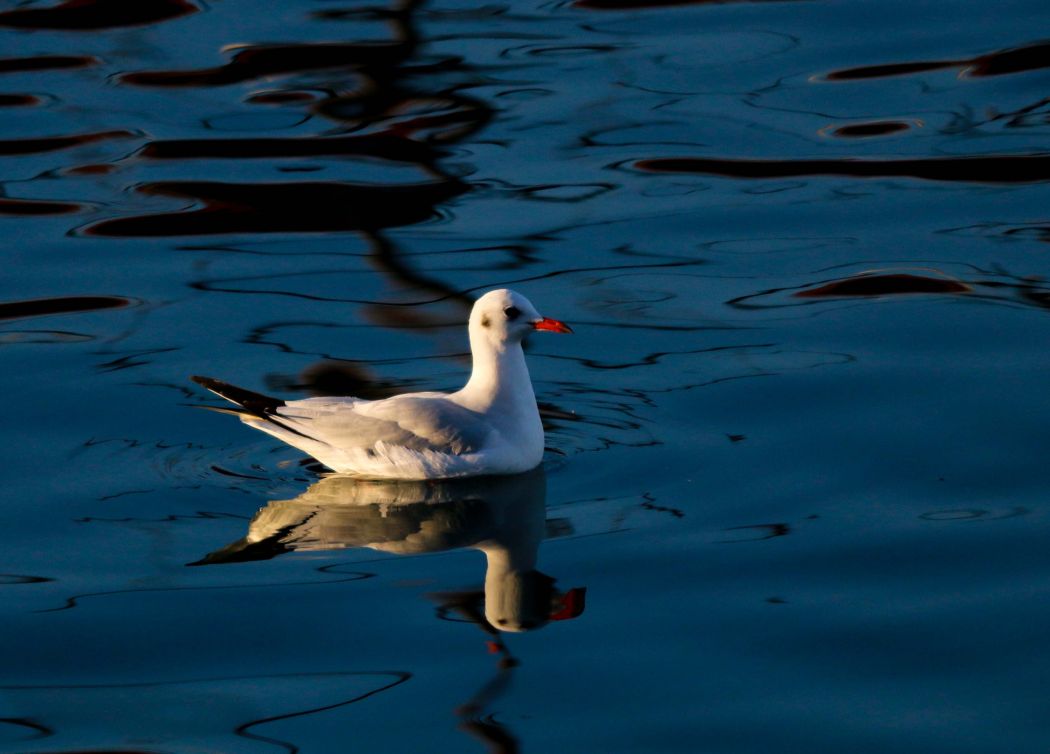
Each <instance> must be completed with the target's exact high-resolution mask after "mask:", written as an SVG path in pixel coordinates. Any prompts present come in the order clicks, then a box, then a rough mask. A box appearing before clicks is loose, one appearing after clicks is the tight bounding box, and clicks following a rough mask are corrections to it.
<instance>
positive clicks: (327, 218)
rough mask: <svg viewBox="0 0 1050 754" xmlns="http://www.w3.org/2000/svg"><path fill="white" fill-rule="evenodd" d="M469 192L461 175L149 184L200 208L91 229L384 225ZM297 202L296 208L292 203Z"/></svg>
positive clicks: (158, 232) (284, 229) (125, 232)
mask: <svg viewBox="0 0 1050 754" xmlns="http://www.w3.org/2000/svg"><path fill="white" fill-rule="evenodd" d="M467 190H468V187H467V186H466V185H465V184H462V183H460V182H458V181H446V182H443V183H432V184H427V183H423V184H415V185H405V186H374V185H373V186H369V185H364V184H362V185H353V184H347V183H253V184H239V183H238V184H234V183H210V182H209V183H205V182H188V181H178V182H175V181H172V182H165V183H147V184H143V185H140V186H138V191H140V192H141V193H143V194H148V195H151V196H164V197H172V198H175V199H188V200H192V201H194V202H200V203H203V205H204V206H203V207H202V208H201V209H195V210H192V211H180V212H169V213H164V214H156V215H142V216H139V217H124V218H118V219H115V220H103V221H102V222H100V223H96V224H94V225H91V226H89V227H88V228H86V229H85V230H84V232H85V233H87V234H89V235H97V236H119V237H144V236H183V235H198V236H199V235H216V234H229V233H297V232H298V233H301V232H330V231H336V230H379V229H381V228H388V227H391V226H401V225H409V224H412V223H418V222H423V221H424V220H428V219H431V218H432V217H433V216H434V214H435V208H436V206H437V205H438V204H439V203H441V202H444V201H447V200H449V199H451V198H453V197H455V196H458V195H460V194H462V193H464V192H465V191H467ZM292 208H294V209H292Z"/></svg>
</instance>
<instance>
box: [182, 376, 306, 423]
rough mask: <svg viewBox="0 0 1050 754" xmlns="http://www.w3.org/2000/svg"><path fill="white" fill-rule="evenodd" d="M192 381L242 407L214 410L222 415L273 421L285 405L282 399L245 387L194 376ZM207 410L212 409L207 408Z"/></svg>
mask: <svg viewBox="0 0 1050 754" xmlns="http://www.w3.org/2000/svg"><path fill="white" fill-rule="evenodd" d="M190 379H191V380H193V381H194V382H196V383H197V384H198V385H200V386H202V387H205V388H207V389H208V390H210V391H212V392H213V393H215V394H216V395H218V396H221V397H223V398H225V399H226V400H228V401H230V403H236V404H237V405H238V406H240V410H237V409H223V408H214V409H213V410H214V411H219V412H221V413H228V414H229V413H232V414H239V415H241V416H245V415H247V416H255V417H258V418H259V419H266V420H268V421H269V420H271V419H272V417H273V414H274V412H276V411H277V409H279V408H280V407H281V406H284V405H285V402H284V401H282V400H281V399H280V398H271V397H270V396H268V395H263V394H262V393H253V392H252V391H251V390H245V389H244V388H243V387H237V386H236V385H231V384H230V383H228V382H223V381H222V380H216V379H214V378H212V377H197V376H193V377H190ZM205 408H212V407H211V406H205Z"/></svg>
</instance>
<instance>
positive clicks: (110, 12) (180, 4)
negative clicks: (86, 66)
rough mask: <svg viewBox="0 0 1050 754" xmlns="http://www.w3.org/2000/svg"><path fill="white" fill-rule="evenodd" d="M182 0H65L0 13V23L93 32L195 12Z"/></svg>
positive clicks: (192, 6)
mask: <svg viewBox="0 0 1050 754" xmlns="http://www.w3.org/2000/svg"><path fill="white" fill-rule="evenodd" d="M196 12H197V6H196V5H194V4H193V3H190V2H187V1H186V0H135V2H133V3H128V2H124V0H65V2H61V3H59V4H58V5H54V6H51V7H48V8H16V9H14V10H8V11H4V12H2V13H0V26H9V27H13V28H16V29H63V30H69V31H97V30H99V29H112V28H116V27H120V26H138V25H141V24H153V23H157V22H158V21H166V20H168V19H171V18H178V17H179V16H185V15H187V14H190V13H196Z"/></svg>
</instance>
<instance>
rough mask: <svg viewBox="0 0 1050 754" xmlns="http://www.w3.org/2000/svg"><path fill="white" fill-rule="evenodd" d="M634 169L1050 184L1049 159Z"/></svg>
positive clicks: (654, 163)
mask: <svg viewBox="0 0 1050 754" xmlns="http://www.w3.org/2000/svg"><path fill="white" fill-rule="evenodd" d="M636 166H637V167H638V168H639V169H641V170H645V171H649V172H653V173H706V174H710V175H720V176H727V177H731V178H752V179H753V178H793V177H799V176H821V175H831V176H850V177H854V178H892V177H903V178H922V179H925V180H929V181H953V182H955V181H959V182H967V183H969V182H975V183H1029V182H1034V181H1046V180H1050V155H1046V154H1031V155H1013V154H1002V155H989V156H982V157H933V158H923V159H908V160H896V159H893V160H891V159H883V160H857V159H848V160H736V159H733V160H727V159H715V158H700V157H679V158H661V159H652V160H641V161H639V162H638V163H637V164H636Z"/></svg>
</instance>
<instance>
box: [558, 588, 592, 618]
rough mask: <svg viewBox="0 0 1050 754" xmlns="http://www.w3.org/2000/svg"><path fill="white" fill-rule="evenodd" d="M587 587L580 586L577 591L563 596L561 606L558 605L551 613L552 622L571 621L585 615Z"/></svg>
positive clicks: (573, 590) (571, 591) (570, 591)
mask: <svg viewBox="0 0 1050 754" xmlns="http://www.w3.org/2000/svg"><path fill="white" fill-rule="evenodd" d="M586 595H587V587H585V586H578V587H576V588H575V589H570V590H569V591H567V592H566V593H565V594H563V595H562V597H561V600H559V603H560V604H556V605H555V607H554V609H553V610H552V611H551V614H550V619H551V620H571V619H573V618H578V617H580V616H581V615H583V608H584V606H585V603H586V599H585V598H586Z"/></svg>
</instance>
